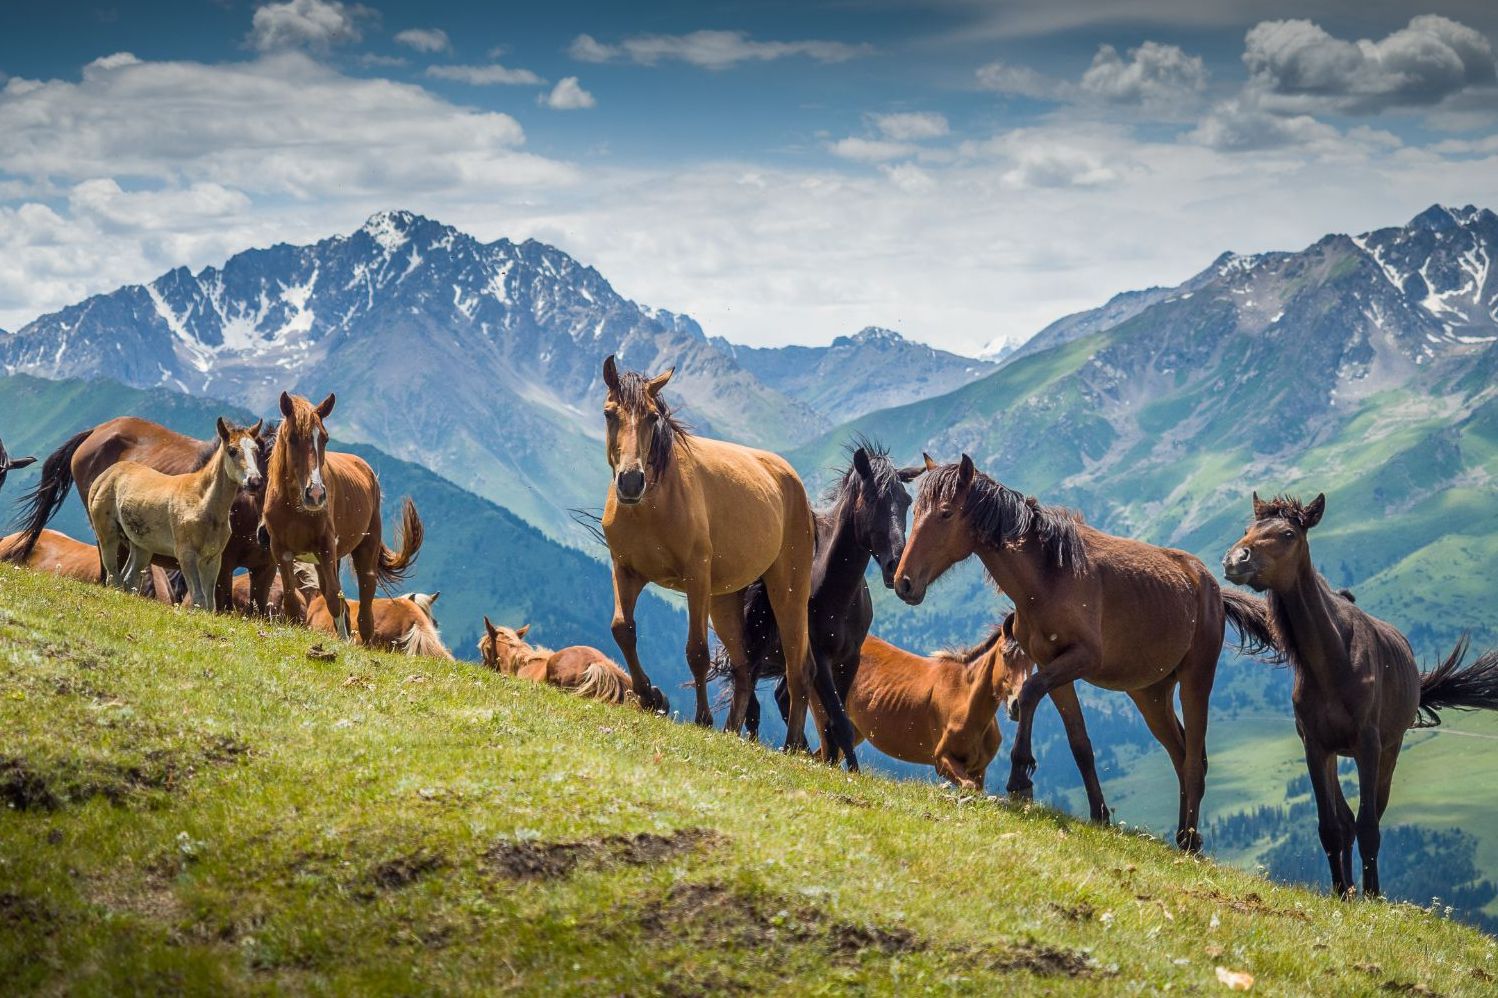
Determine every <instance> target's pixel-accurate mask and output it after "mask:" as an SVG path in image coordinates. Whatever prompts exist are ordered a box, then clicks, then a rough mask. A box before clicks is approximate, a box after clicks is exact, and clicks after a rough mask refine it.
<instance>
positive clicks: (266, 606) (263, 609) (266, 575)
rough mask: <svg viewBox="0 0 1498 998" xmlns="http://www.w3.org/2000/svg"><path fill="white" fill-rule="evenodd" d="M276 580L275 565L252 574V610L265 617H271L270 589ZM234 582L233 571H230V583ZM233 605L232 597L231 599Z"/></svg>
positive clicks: (264, 567)
mask: <svg viewBox="0 0 1498 998" xmlns="http://www.w3.org/2000/svg"><path fill="white" fill-rule="evenodd" d="M275 579H276V566H275V565H274V564H270V565H263V566H261V567H260V568H256V569H253V570H252V571H251V572H250V610H251V612H253V613H258V614H261V615H263V616H266V617H269V616H270V587H271V584H272V583H273V582H275ZM232 582H233V569H232V568H231V569H230V583H231V585H232ZM231 593H232V590H231ZM230 599H231V603H232V595H231V597H230Z"/></svg>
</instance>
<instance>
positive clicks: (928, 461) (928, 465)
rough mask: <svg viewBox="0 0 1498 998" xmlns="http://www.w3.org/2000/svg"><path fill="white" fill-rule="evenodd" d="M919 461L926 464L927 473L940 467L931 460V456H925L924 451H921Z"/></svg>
mask: <svg viewBox="0 0 1498 998" xmlns="http://www.w3.org/2000/svg"><path fill="white" fill-rule="evenodd" d="M921 460H922V461H924V462H926V470H927V471H935V470H936V469H937V468H940V467H941V465H939V464H937V463H936V462H935V461H933V460H931V455H930V454H927V453H926V452H925V451H921Z"/></svg>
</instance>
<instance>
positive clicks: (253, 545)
mask: <svg viewBox="0 0 1498 998" xmlns="http://www.w3.org/2000/svg"><path fill="white" fill-rule="evenodd" d="M257 446H258V448H259V454H258V456H257V465H258V469H259V471H260V472H261V474H262V475H263V474H264V472H265V466H266V459H267V458H268V456H269V447H270V439H269V436H268V435H267V434H263V435H261V436H259V437H257ZM217 448H218V441H217V440H216V439H215V440H207V441H204V440H195V439H193V438H192V437H187V436H183V435H182V434H180V433H176V432H174V431H172V430H169V429H167V428H166V427H165V426H161V425H160V424H158V423H152V422H150V421H148V420H144V419H137V418H136V417H134V416H121V417H119V418H118V419H111V420H109V421H108V422H104V423H100V424H99V425H98V426H95V427H93V428H92V429H87V430H84V431H82V432H81V433H77V434H75V435H74V436H73V437H72V438H71V439H70V440H68V442H67V443H65V444H63V445H62V446H61V447H59V448H58V449H57V450H55V451H53V452H52V454H51V455H49V456H48V457H47V459H46V460H45V461H43V462H42V472H41V478H40V480H39V481H38V482H37V483H36V485H35V486H34V487H33V488H32V489H31V490H30V491H29V492H27V493H26V494H25V495H24V496H23V497H22V500H21V501H22V514H21V520H22V523H23V524H24V525H23V526H22V527H21V536H22V538H23V540H22V543H21V544H20V545H18V546H16V547H13V548H11V549H9V552H8V554H7V555H6V558H7V560H9V561H13V562H16V563H17V564H25V563H26V560H27V558H28V557H29V556H30V554H31V549H32V547H33V546H34V545H35V544H36V543H37V541H38V539H39V538H40V537H41V535H42V529H43V528H44V527H46V525H47V523H48V522H50V521H51V519H52V518H53V517H54V516H56V515H57V513H58V511H59V510H61V509H62V505H63V503H64V502H66V501H67V498H68V491H69V489H70V488H72V487H73V486H75V485H76V487H77V490H78V498H79V499H80V500H81V501H82V502H83V503H84V505H85V506H86V505H87V504H88V490H89V489H90V488H92V487H93V484H94V481H95V480H96V479H98V477H99V476H100V475H102V474H103V473H104V471H105V470H106V469H107V468H109V467H110V466H111V465H113V464H115V463H117V462H119V461H135V462H138V463H140V464H144V465H146V466H147V467H149V468H154V469H156V470H157V471H159V472H161V473H162V474H165V475H180V474H184V473H186V472H190V471H197V470H199V469H201V468H202V467H203V465H205V464H207V463H208V461H209V459H211V458H212V457H213V454H214V452H215V450H216V449H217ZM263 495H264V490H263V488H261V489H259V490H249V489H241V490H240V491H239V494H238V496H237V497H236V498H235V500H234V505H233V507H232V509H231V511H230V515H229V526H230V532H229V543H228V545H227V546H226V547H225V548H224V554H223V558H222V560H221V561H220V563H219V576H218V579H217V581H216V583H215V594H216V602H217V604H218V605H219V606H222V607H224V608H225V609H228V608H229V607H230V606H231V605H232V604H233V592H232V586H233V576H234V572H235V570H236V569H239V568H247V569H249V571H250V578H251V579H252V580H253V590H254V595H255V604H256V607H257V609H258V610H259V611H260V612H264V610H265V608H266V606H267V605H268V604H267V603H266V593H267V592H268V591H269V589H270V583H271V579H272V578H273V577H274V576H275V564H274V563H273V562H272V561H271V557H270V552H269V551H268V550H267V549H266V548H265V546H264V545H262V544H261V543H260V540H259V538H258V537H257V536H256V530H257V528H258V527H259V525H260V504H261V500H262V498H263ZM157 563H158V564H161V565H163V566H164V567H167V568H175V567H176V566H175V565H174V564H172V562H171V561H170V559H164V558H163V559H157Z"/></svg>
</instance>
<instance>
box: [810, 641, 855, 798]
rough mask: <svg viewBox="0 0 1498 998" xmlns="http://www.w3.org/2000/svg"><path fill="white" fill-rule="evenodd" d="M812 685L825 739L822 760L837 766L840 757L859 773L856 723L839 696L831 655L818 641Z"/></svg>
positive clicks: (819, 726)
mask: <svg viewBox="0 0 1498 998" xmlns="http://www.w3.org/2000/svg"><path fill="white" fill-rule="evenodd" d="M811 656H812V674H811V682H812V687H813V689H815V691H816V694H817V695H816V697H815V699H813V700H812V703H811V708H812V713H813V714H815V715H816V718H817V731H818V732H820V736H821V739H822V753H821V754H822V759H823V760H824V761H825V762H827V763H829V764H830V765H834V766H835V765H837V760H838V757H839V756H842V757H844V758H846V759H847V760H848V772H850V773H856V772H858V756H857V755H855V754H854V751H853V722H852V721H850V720H848V712H847V710H846V709H844V707H843V700H842V697H840V696H838V692H837V682H836V680H834V679H833V678H832V666H831V664H830V663H829V662H828V661H827V655H826V654H825V653H824V652H823V651H822V650H821V649H820V648H818V647H817V646H816V645H815V644H813V645H812V648H811Z"/></svg>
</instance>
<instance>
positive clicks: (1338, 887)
mask: <svg viewBox="0 0 1498 998" xmlns="http://www.w3.org/2000/svg"><path fill="white" fill-rule="evenodd" d="M1301 739H1302V740H1303V741H1304V742H1305V750H1306V775H1307V776H1309V777H1310V780H1311V794H1312V795H1313V796H1314V797H1315V799H1316V831H1317V832H1318V833H1320V836H1321V849H1322V851H1323V852H1325V853H1326V862H1327V865H1328V866H1329V867H1330V868H1331V873H1332V891H1333V893H1335V894H1336V895H1337V896H1338V897H1343V898H1345V897H1346V896H1347V892H1348V890H1349V889H1350V887H1351V885H1350V884H1349V883H1348V881H1347V878H1346V876H1345V875H1344V873H1343V861H1342V817H1341V815H1340V814H1338V813H1337V812H1338V801H1339V800H1341V797H1342V790H1341V788H1340V787H1338V786H1337V769H1336V765H1337V759H1336V756H1334V755H1333V754H1332V753H1331V752H1330V751H1328V750H1327V749H1325V748H1322V747H1321V745H1320V744H1319V743H1317V742H1316V741H1315V740H1314V739H1311V738H1308V737H1306V735H1305V732H1304V731H1302V732H1301Z"/></svg>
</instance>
